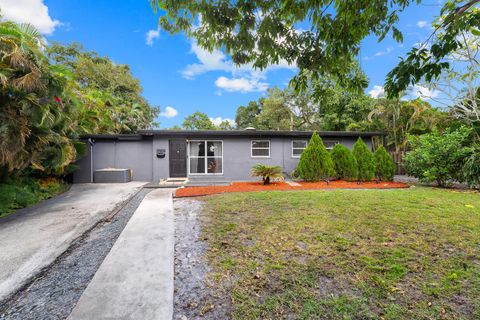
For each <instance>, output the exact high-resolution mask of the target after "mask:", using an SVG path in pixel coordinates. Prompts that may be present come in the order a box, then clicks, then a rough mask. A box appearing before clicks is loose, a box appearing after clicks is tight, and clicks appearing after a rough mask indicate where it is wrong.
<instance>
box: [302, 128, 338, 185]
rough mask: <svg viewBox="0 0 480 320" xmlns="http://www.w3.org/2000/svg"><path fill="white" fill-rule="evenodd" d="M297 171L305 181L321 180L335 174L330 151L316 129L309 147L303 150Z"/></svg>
mask: <svg viewBox="0 0 480 320" xmlns="http://www.w3.org/2000/svg"><path fill="white" fill-rule="evenodd" d="M297 172H298V175H299V176H300V178H302V179H303V180H305V181H319V180H322V179H328V178H331V177H333V176H335V169H334V167H333V161H332V158H331V156H330V153H329V152H328V151H327V149H326V148H325V145H324V144H323V141H322V139H321V138H320V136H319V135H318V133H317V132H316V131H315V132H314V133H313V135H312V138H311V139H310V142H309V143H308V146H307V148H305V150H303V152H302V155H301V157H300V161H299V162H298V166H297Z"/></svg>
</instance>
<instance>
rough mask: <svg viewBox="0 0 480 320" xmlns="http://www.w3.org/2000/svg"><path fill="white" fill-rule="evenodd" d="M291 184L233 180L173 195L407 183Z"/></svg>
mask: <svg viewBox="0 0 480 320" xmlns="http://www.w3.org/2000/svg"><path fill="white" fill-rule="evenodd" d="M296 184H298V185H291V184H288V183H286V182H274V183H271V184H269V185H263V184H262V183H261V182H257V181H255V182H233V183H232V184H231V185H229V186H206V187H185V188H180V189H178V190H177V191H176V192H175V197H177V198H182V197H198V196H206V195H211V194H219V193H230V192H252V191H279V190H314V189H396V188H407V187H408V184H405V183H401V182H374V181H372V182H362V183H357V182H348V181H343V180H336V181H331V182H329V183H327V182H325V181H321V182H299V183H296Z"/></svg>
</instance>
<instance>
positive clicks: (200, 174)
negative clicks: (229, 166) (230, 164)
mask: <svg viewBox="0 0 480 320" xmlns="http://www.w3.org/2000/svg"><path fill="white" fill-rule="evenodd" d="M190 142H205V156H203V157H199V156H191V155H190ZM208 142H220V143H221V144H222V156H221V157H208V156H207V144H208ZM223 153H224V150H223V140H208V139H207V140H204V139H195V140H188V146H187V167H188V175H192V176H205V175H209V176H220V175H223V165H224V163H223ZM208 158H218V159H222V172H217V173H209V172H208V162H207V160H208ZM190 159H205V172H203V173H198V172H196V173H192V172H190Z"/></svg>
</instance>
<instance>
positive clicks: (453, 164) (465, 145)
mask: <svg viewBox="0 0 480 320" xmlns="http://www.w3.org/2000/svg"><path fill="white" fill-rule="evenodd" d="M471 133H472V131H471V130H470V129H468V128H465V127H461V128H459V129H457V130H447V131H446V132H444V133H442V134H440V133H438V132H433V133H429V134H424V135H422V136H416V137H410V139H409V143H410V147H411V150H410V151H409V152H407V154H406V156H405V161H404V164H403V166H404V168H405V170H406V171H407V173H408V174H409V175H411V176H413V177H416V178H418V179H419V180H420V182H424V183H431V182H436V183H437V184H438V186H440V187H446V186H449V185H451V184H452V183H453V182H455V181H458V182H465V181H470V184H475V180H477V184H478V176H477V177H475V174H478V172H479V171H480V169H479V167H478V155H476V153H475V148H473V147H470V146H469V144H470V135H471ZM475 158H476V159H475ZM472 159H473V160H472Z"/></svg>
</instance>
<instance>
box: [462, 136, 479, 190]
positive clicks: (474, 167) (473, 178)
mask: <svg viewBox="0 0 480 320" xmlns="http://www.w3.org/2000/svg"><path fill="white" fill-rule="evenodd" d="M462 177H463V179H462V180H463V181H465V182H466V183H467V184H468V185H469V186H470V188H480V146H479V145H477V146H474V147H473V148H472V152H471V154H470V156H468V157H467V158H466V160H465V163H464V165H463V167H462Z"/></svg>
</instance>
